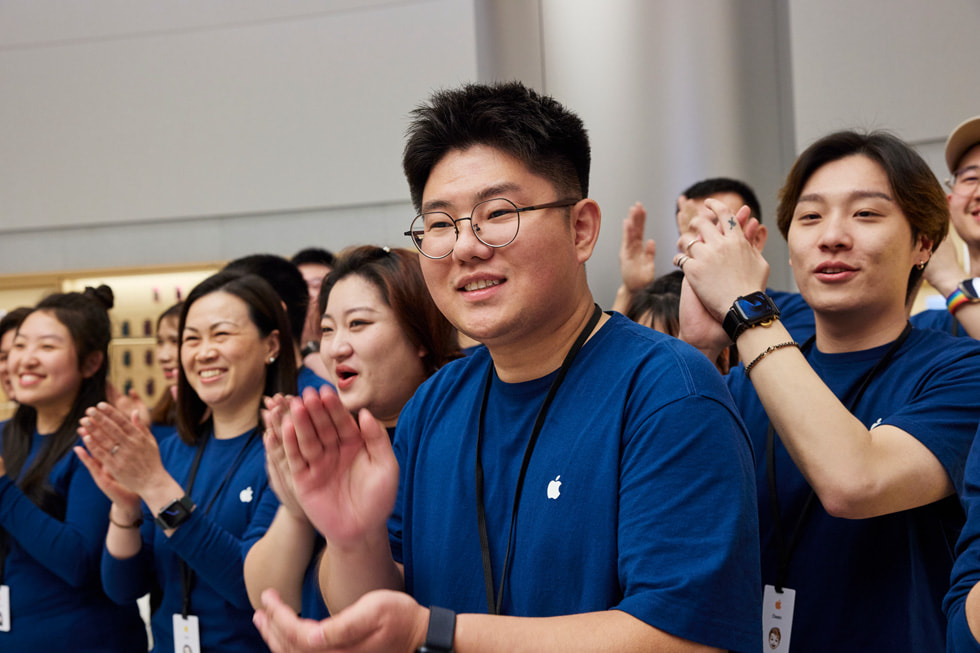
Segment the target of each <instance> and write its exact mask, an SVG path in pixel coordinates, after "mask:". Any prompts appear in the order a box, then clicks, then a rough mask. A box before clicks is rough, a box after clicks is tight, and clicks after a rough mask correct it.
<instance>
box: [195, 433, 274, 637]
mask: <svg viewBox="0 0 980 653" xmlns="http://www.w3.org/2000/svg"><path fill="white" fill-rule="evenodd" d="M258 435H259V429H258V427H256V428H254V429H252V432H251V433H249V435H248V440H246V441H245V446H243V447H242V448H241V449H240V450H239V451H238V455H237V456H236V457H235V461H234V462H233V463H232V464H231V467H229V468H228V473H226V474H225V477H224V478H223V479H222V480H221V484H220V485H219V486H218V489H217V490H216V491H215V493H214V495H212V496H211V499H210V500H209V501H208V503H207V506H205V508H204V514H205V515H206V514H208V513H209V512H210V511H211V506H213V505H214V502H215V501H217V499H218V497H219V496H220V495H221V492H222V491H223V490H224V489H225V486H226V485H228V482H229V481H231V477H232V476H233V475H234V474H235V472H236V471H238V468H239V467H241V464H242V461H243V460H244V459H245V454H246V453H247V452H248V450H249V449H250V448H251V446H252V443H253V442H255V440H256V438H257V437H258ZM210 439H211V435H210V433H209V434H208V435H206V436H204V437H203V438H201V441H200V442H199V443H198V445H197V452H196V453H195V454H194V462H192V463H191V471H190V473H188V475H187V491H186V493H187V496H190V494H191V490H193V489H194V481H196V480H197V470H198V468H199V467H200V466H201V458H203V457H204V447H206V446H207V443H208V440H210ZM193 584H194V570H193V569H191V568H190V565H188V564H187V563H186V562H184V559H183V558H181V559H180V587H181V592H182V600H181V615H182V616H183V617H184V618H185V619H186V618H187V615H189V614H190V612H191V586H192V585H193Z"/></svg>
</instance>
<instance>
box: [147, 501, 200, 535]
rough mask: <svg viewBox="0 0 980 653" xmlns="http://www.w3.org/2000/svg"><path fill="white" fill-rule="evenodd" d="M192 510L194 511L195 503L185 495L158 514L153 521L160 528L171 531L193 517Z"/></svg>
mask: <svg viewBox="0 0 980 653" xmlns="http://www.w3.org/2000/svg"><path fill="white" fill-rule="evenodd" d="M192 510H194V501H193V500H192V499H191V498H190V497H189V496H188V495H186V494H185V495H184V496H182V497H181V498H179V499H177V500H176V501H173V502H171V503H169V504H168V505H167V506H165V507H164V508H163V510H161V511H160V512H158V513H157V515H156V517H155V518H154V520H153V521H155V522H156V524H157V526H159V527H160V528H162V529H164V530H171V529H174V528H177V527H178V526H180V525H181V524H183V523H184V522H185V521H187V519H188V518H189V517H190V516H191V511H192Z"/></svg>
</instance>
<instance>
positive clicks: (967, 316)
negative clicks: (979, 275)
mask: <svg viewBox="0 0 980 653" xmlns="http://www.w3.org/2000/svg"><path fill="white" fill-rule="evenodd" d="M927 269H928V268H927ZM964 276H965V273H964V272H963V271H962V270H961V269H960V268H958V267H954V268H953V269H952V270H950V271H947V270H945V269H944V270H943V271H942V272H941V273H940V272H936V273H934V274H933V275H931V276H930V277H929V278H928V281H929V283H930V284H931V285H932V287H933V288H935V289H936V290H937V291H939V292H940V293H941V294H942V296H943V297H949V296H950V295H951V294H952V293H953V291H955V290H956V287H957V286H958V285H959V283H960V281H962V280H963V277H964ZM953 318H954V319H955V320H956V321H957V322H959V323H960V326H962V327H963V330H964V331H966V332H967V334H969V336H970V337H971V338H976V339H980V304H963V305H962V306H960V307H959V308H958V309H956V312H955V313H954V314H953Z"/></svg>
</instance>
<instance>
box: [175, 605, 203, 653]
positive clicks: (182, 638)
mask: <svg viewBox="0 0 980 653" xmlns="http://www.w3.org/2000/svg"><path fill="white" fill-rule="evenodd" d="M198 628H199V626H198V622H197V617H195V616H194V615H192V614H191V615H187V618H186V619H184V617H183V616H182V615H179V614H175V615H174V653H201V635H200V630H199V629H198Z"/></svg>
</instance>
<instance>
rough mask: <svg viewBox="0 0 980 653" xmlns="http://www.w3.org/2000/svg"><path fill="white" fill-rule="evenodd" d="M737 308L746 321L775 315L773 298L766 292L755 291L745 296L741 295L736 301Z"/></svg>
mask: <svg viewBox="0 0 980 653" xmlns="http://www.w3.org/2000/svg"><path fill="white" fill-rule="evenodd" d="M735 308H736V310H737V311H738V312H739V313H740V314H741V317H742V319H743V320H745V321H746V322H749V323H751V322H753V321H756V320H760V319H761V320H764V319H766V318H768V317H772V315H773V305H772V300H770V299H769V297H768V296H767V295H766V294H765V293H761V292H754V293H752V294H750V295H746V296H745V297H740V298H739V299H738V300H737V301H736V302H735Z"/></svg>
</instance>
